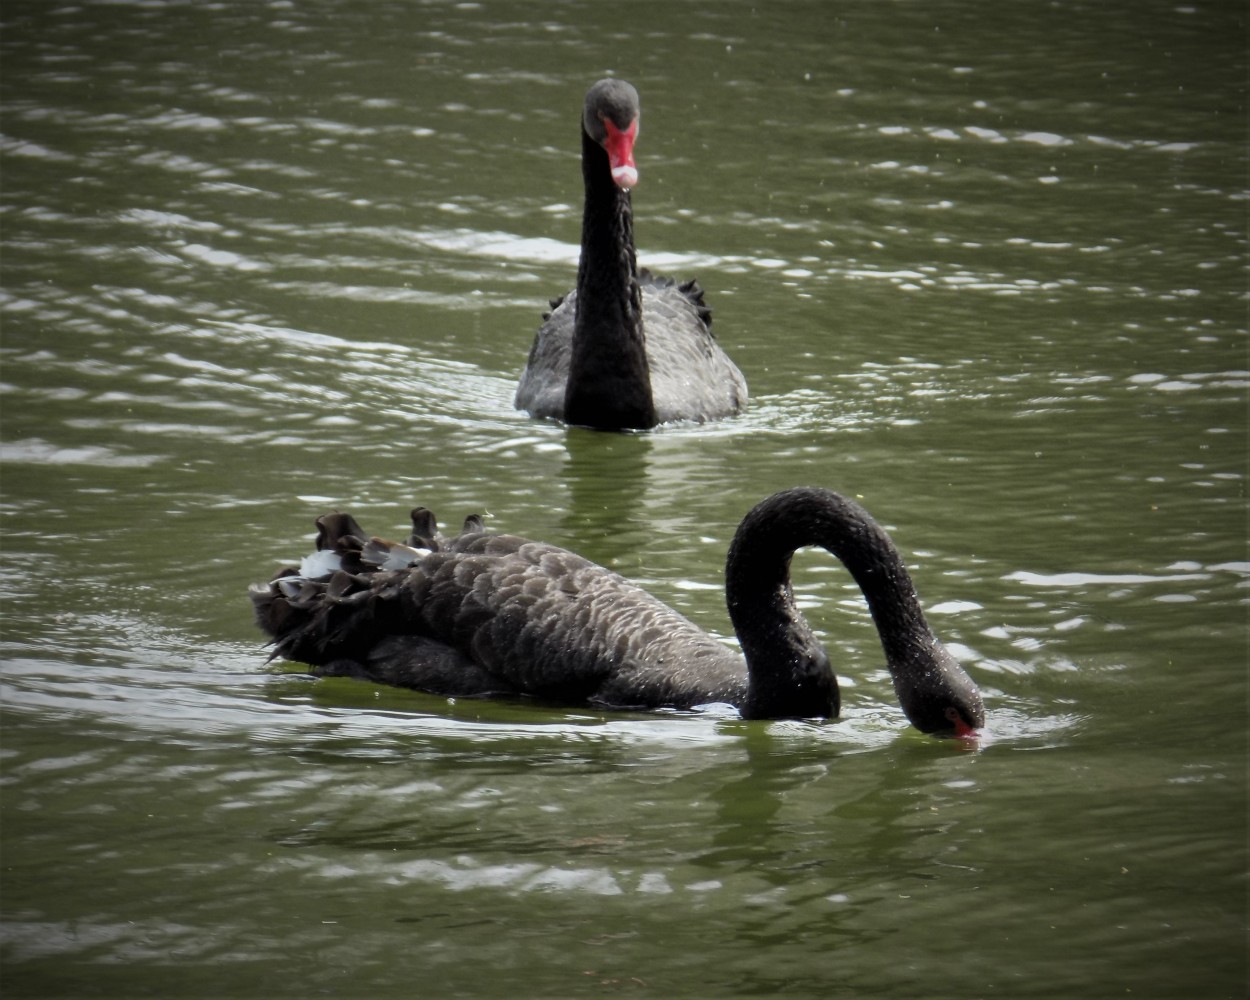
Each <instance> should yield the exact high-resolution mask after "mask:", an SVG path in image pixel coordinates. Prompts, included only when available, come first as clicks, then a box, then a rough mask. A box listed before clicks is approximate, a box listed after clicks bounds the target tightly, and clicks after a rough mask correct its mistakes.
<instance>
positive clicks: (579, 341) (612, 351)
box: [515, 79, 747, 430]
mask: <svg viewBox="0 0 1250 1000" xmlns="http://www.w3.org/2000/svg"><path fill="white" fill-rule="evenodd" d="M638 120H639V106H638V93H637V91H635V90H634V88H633V87H632V86H630V85H629V84H628V83H626V82H625V81H624V80H616V79H607V80H600V81H599V82H598V83H596V84H595V85H594V86H593V87H591V88H590V90H589V91H588V92H587V94H586V101H585V105H584V108H583V113H582V176H583V180H584V183H585V190H586V200H585V208H584V210H583V214H582V248H581V259H580V262H579V263H578V267H577V286H576V288H575V290H574V291H572V292H570V293H569V294H568V295H566V296H564V297H563V298H562V299H557V300H555V301H553V302H552V310H551V312H550V313H549V314H548V315H547V316H546V317H545V318H544V322H543V324H542V326H541V327H540V328H539V330H538V334H537V336H536V337H535V338H534V344H533V346H532V347H531V349H530V354H529V361H528V363H527V364H526V367H525V371H524V372H523V373H522V375H521V381H520V384H519V385H518V387H517V391H516V400H515V405H516V408H517V409H518V410H525V411H527V412H528V413H529V414H530V415H531V416H535V417H551V418H554V419H557V420H562V421H564V422H565V423H568V424H576V425H579V426H585V427H593V428H597V429H600V430H629V429H646V428H650V427H655V426H656V425H657V424H663V423H668V422H670V421H674V420H691V421H699V422H703V421H707V420H717V419H719V418H721V417H728V416H732V415H733V414H735V413H738V412H739V411H740V410H741V409H742V408H743V407H744V406H745V405H746V401H747V385H746V380H745V379H744V378H743V377H742V373H741V372H740V371H739V370H738V368H737V367H736V366H735V365H734V363H733V362H732V361H730V360H729V358H728V356H727V355H726V354H725V352H724V351H723V350H721V347H720V345H719V344H717V342H716V339H715V338H714V337H713V336H712V329H711V324H712V319H711V311H710V310H709V309H708V308H707V306H706V305H704V302H703V291H702V289H700V288H699V287H698V286H697V285H696V284H695V283H694V282H693V281H689V282H686V283H684V284H677V283H675V282H674V281H672V280H671V279H667V278H660V277H656V276H654V275H652V274H651V273H650V272H648V271H646V270H643V271H641V272H640V271H639V270H638V264H637V259H636V255H635V251H634V223H633V209H632V207H631V204H630V189H631V188H632V187H633V186H634V185H635V184H636V183H637V182H638V170H637V167H636V166H635V164H634V156H633V148H634V139H635V137H636V136H637V134H638Z"/></svg>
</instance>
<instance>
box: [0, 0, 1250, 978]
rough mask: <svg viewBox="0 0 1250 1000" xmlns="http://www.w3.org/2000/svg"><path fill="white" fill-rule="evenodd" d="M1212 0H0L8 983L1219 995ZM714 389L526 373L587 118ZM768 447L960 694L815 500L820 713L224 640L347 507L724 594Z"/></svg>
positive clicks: (1231, 313) (706, 594) (1228, 154)
mask: <svg viewBox="0 0 1250 1000" xmlns="http://www.w3.org/2000/svg"><path fill="white" fill-rule="evenodd" d="M1245 43H1246V28H1245V14H1244V11H1243V10H1242V9H1241V8H1239V7H1237V6H1236V5H1218V4H1194V5H1179V4H1155V3H1148V4H1145V5H1142V4H1133V5H1129V4H1120V3H1113V4H1103V5H1097V6H1082V5H1078V4H1075V3H1067V2H1061V3H1037V2H1025V3H1020V4H1013V5H989V4H978V3H974V2H971V0H958V2H956V0H951V2H939V3H933V4H919V3H906V2H904V3H860V4H849V5H832V4H827V3H819V4H817V3H811V4H800V3H791V4H773V5H762V4H761V5H755V6H752V5H749V4H745V3H738V2H732V0H726V2H721V3H717V4H707V5H697V4H683V3H671V4H648V3H635V4H632V5H614V4H602V3H555V4H549V5H543V6H542V7H539V6H538V5H532V4H522V3H515V2H514V3H503V2H501V3H491V2H484V3H480V4H452V3H378V4H350V5H349V4H343V3H335V2H330V0H326V2H321V3H281V2H277V3H272V4H265V5H261V4H243V3H237V4H236V3H219V4H200V3H190V2H188V3H173V2H170V3H151V4H149V3H135V4H127V3H93V2H89V3H79V4H74V5H60V4H56V3H43V2H40V3H35V2H26V0H10V2H9V3H7V4H6V6H5V7H4V9H3V10H2V11H0V126H2V128H0V133H2V135H3V138H2V140H0V203H2V211H0V271H2V277H3V282H2V289H0V295H2V298H0V350H2V354H0V383H2V388H3V395H0V421H2V426H0V439H2V440H0V458H3V466H2V468H0V491H2V494H3V498H2V499H3V506H2V507H0V510H2V511H3V514H4V521H3V536H2V555H3V565H4V572H3V575H0V593H2V594H3V598H4V605H3V621H4V627H3V637H2V638H3V647H2V653H0V656H2V657H3V663H2V665H0V685H2V686H0V762H2V769H0V992H2V993H3V995H4V996H5V997H66V998H71V997H73V998H78V997H93V996H96V997H106V996H107V997H142V996H152V997H196V996H201V997H206V998H208V997H213V998H217V997H275V996H277V997H288V996H289V997H308V996H337V997H345V998H355V997H375V998H378V997H413V996H422V997H424V996H429V997H455V996H461V997H492V996H499V997H515V996H533V997H569V996H596V995H617V994H649V995H653V996H691V997H712V996H725V997H729V996H732V997H745V996H760V997H763V996H770V997H771V996H796V997H809V996H810V997H817V996H819V997H829V996H834V997H847V998H852V997H854V998H859V997H890V998H895V997H908V996H928V997H938V998H945V997H949V998H955V997H959V998H961V1000H964V998H975V997H1004V998H1020V997H1038V998H1053V997H1058V996H1067V997H1078V996H1079V997H1111V996H1117V997H1118V996H1134V997H1159V998H1171V997H1177V996H1193V997H1199V996H1200V997H1204V998H1206V997H1211V998H1218V997H1240V996H1242V995H1244V992H1245V990H1246V987H1247V968H1246V961H1247V959H1246V931H1247V911H1246V871H1247V846H1246V845H1247V825H1246V792H1247V769H1246V760H1247V756H1246V755H1247V742H1246V732H1247V671H1246V668H1247V624H1248V622H1247V580H1248V579H1250V558H1248V556H1247V552H1246V538H1247V508H1246V496H1245V493H1246V475H1247V468H1246V466H1247V434H1246V430H1247V387H1248V386H1250V361H1248V359H1247V353H1246V344H1247V321H1246V303H1247V285H1246V270H1245V267H1246V263H1247V253H1246V249H1247V213H1246V206H1247V204H1248V196H1250V195H1248V192H1247V187H1246V175H1247V159H1248V158H1247V145H1246V139H1247V135H1246V103H1245V89H1246V56H1245V53H1246V44H1245ZM609 72H611V73H616V74H619V75H621V76H624V77H625V78H627V79H629V80H631V81H632V82H633V83H634V84H635V85H636V86H637V87H638V89H639V91H640V93H641V95H642V101H643V128H642V133H641V137H640V140H639V145H638V148H637V156H638V166H639V169H640V172H641V182H640V184H639V187H638V188H637V190H636V192H635V195H634V206H635V215H636V234H637V238H638V243H639V252H640V258H641V261H642V263H644V264H649V265H651V266H653V267H656V268H657V269H660V270H663V271H666V272H669V273H672V274H674V275H676V276H679V277H687V276H696V277H698V279H699V280H700V282H701V283H702V284H703V286H704V287H705V288H706V289H707V292H708V298H709V301H710V303H711V305H712V306H713V309H714V313H715V329H716V330H717V331H718V335H719V337H720V339H721V342H722V344H723V345H724V346H725V348H726V350H727V351H728V353H729V354H730V356H731V357H732V358H733V359H734V360H735V362H736V363H737V364H738V365H739V367H741V369H742V370H743V372H744V373H745V375H746V377H747V379H748V382H749V384H750V387H751V392H752V402H751V406H750V408H749V410H748V412H747V413H745V414H744V415H743V416H742V417H740V418H737V419H734V420H730V421H726V422H724V423H721V424H717V425H712V426H707V427H671V428H664V429H661V430H659V431H657V432H655V433H652V434H647V435H605V434H595V433H591V432H584V431H577V430H565V429H564V428H561V427H559V426H556V425H554V424H545V423H536V422H533V421H530V420H528V419H526V418H525V417H524V416H523V415H522V414H518V413H516V412H515V411H513V410H512V407H511V398H512V392H513V389H514V387H515V382H516V378H517V376H518V374H519V372H520V369H521V367H522V365H523V363H524V359H525V355H526V352H527V350H528V347H529V343H530V340H531V339H532V336H533V331H534V329H535V327H536V325H537V323H538V320H539V317H540V314H541V312H542V310H543V308H544V306H545V303H546V301H547V299H549V298H550V297H552V296H554V295H557V294H560V293H562V292H564V291H566V290H567V289H568V288H569V287H571V285H572V282H573V277H574V272H575V267H576V258H577V240H578V237H579V228H580V176H579V170H578V164H577V155H578V148H579V147H578V136H577V122H578V113H579V108H580V102H581V95H582V93H583V91H584V89H585V87H586V86H587V85H588V84H589V83H590V82H592V81H593V80H595V79H597V78H599V77H600V76H603V75H605V74H606V73H609ZM797 484H815V485H822V486H828V487H831V488H834V489H837V490H839V491H841V492H844V493H847V494H849V495H852V496H855V497H857V498H859V499H860V500H861V502H862V503H863V504H864V505H865V506H867V507H868V509H869V510H871V511H872V512H873V513H874V514H875V515H876V516H877V517H878V518H879V519H880V520H881V521H882V522H883V523H884V524H885V525H886V526H887V527H888V529H889V530H890V531H891V533H892V534H893V536H894V538H895V540H896V542H897V543H898V545H899V547H900V549H901V550H902V551H903V552H904V553H905V554H906V556H907V560H908V563H909V566H910V567H911V568H912V570H913V573H914V576H915V579H916V583H917V586H918V588H919V591H920V595H921V598H922V602H923V603H924V605H925V607H926V608H927V609H929V611H930V614H931V619H932V623H933V625H934V627H935V628H936V629H937V631H938V632H939V634H941V635H942V637H943V638H944V639H945V640H946V641H947V643H948V645H949V646H950V647H951V649H952V650H953V651H954V652H955V653H956V654H957V655H958V656H959V658H960V659H961V661H962V662H963V663H964V665H965V666H966V668H967V669H968V671H969V673H970V674H971V675H972V676H973V677H974V678H975V680H976V681H977V683H978V684H979V685H980V686H981V688H982V691H983V693H984V694H985V698H986V704H987V709H988V712H989V723H988V725H987V728H986V731H985V733H984V735H983V738H982V739H981V740H980V742H979V744H978V745H976V746H975V747H968V746H962V745H957V744H955V743H953V742H951V741H940V740H934V739H929V738H926V737H923V736H921V735H920V734H919V733H917V732H916V731H915V730H912V729H910V728H909V727H908V726H907V725H906V723H905V720H904V719H903V717H902V714H901V712H900V710H899V708H898V706H897V704H896V703H895V701H894V697H893V692H892V690H891V686H890V682H889V678H888V675H887V673H886V671H885V669H884V666H883V664H882V662H881V655H880V647H879V645H878V644H877V640H876V637H875V634H874V633H873V630H872V626H871V621H870V618H869V615H868V613H867V609H866V608H865V607H864V606H863V604H862V603H861V601H860V600H859V596H858V592H857V591H856V590H855V588H854V585H853V584H852V582H851V581H850V579H849V577H847V576H846V574H845V573H844V571H842V570H841V569H840V568H839V567H837V566H836V565H835V564H833V563H832V562H831V561H830V560H829V558H828V557H827V556H826V555H824V554H823V553H801V554H800V555H799V557H798V558H796V561H795V589H796V592H797V593H798V594H799V596H800V600H801V603H802V606H803V608H804V610H805V613H806V614H807V615H808V616H809V618H810V620H811V621H812V623H813V625H814V627H815V628H816V629H817V630H818V631H819V632H820V634H821V635H822V637H823V638H824V640H825V642H826V644H827V646H828V648H829V651H830V655H831V658H832V660H833V662H834V663H835V666H836V667H837V668H838V670H839V673H840V675H841V677H842V681H843V687H844V694H843V702H844V709H843V717H842V718H841V719H840V720H838V721H836V722H831V723H827V724H813V723H771V724H768V723H744V722H742V721H740V720H738V719H737V718H736V716H735V714H734V713H733V712H731V711H727V710H719V709H714V710H709V711H707V712H704V713H698V714H673V713H656V714H649V715H630V714H607V713H592V712H586V711H561V710H554V709H548V708H541V707H537V706H529V705H516V704H506V703H492V702H466V701H460V702H449V701H447V700H445V699H439V698H434V697H431V696H426V695H422V694H418V693H413V692H404V691H393V690H383V689H377V688H374V687H372V686H369V685H364V684H360V683H355V682H350V681H345V680H334V681H313V680H310V679H308V678H306V677H304V676H302V675H300V674H289V673H282V672H274V671H273V670H271V669H266V667H265V655H266V653H265V650H264V649H263V647H262V645H261V637H260V635H259V633H258V632H256V630H255V629H254V627H253V625H252V623H251V620H250V609H249V607H248V602H247V600H246V597H245V591H246V587H247V585H248V584H249V583H251V582H254V581H257V580H263V579H265V578H266V577H267V575H268V574H269V573H270V572H272V570H273V569H274V568H275V567H276V566H278V565H279V564H281V563H282V562H284V561H288V560H292V559H296V558H298V557H299V556H300V555H302V554H303V553H304V551H305V550H306V549H307V547H308V545H309V543H310V540H311V537H312V519H313V518H314V517H315V516H316V515H317V514H319V513H321V512H323V511H325V510H329V509H333V508H340V509H350V510H351V511H352V512H353V513H355V514H356V515H357V517H358V518H359V519H360V520H362V521H363V522H364V523H365V524H366V526H367V527H369V528H370V530H372V531H376V532H378V533H382V534H393V533H396V532H398V531H399V530H400V529H401V528H402V526H403V525H404V524H405V522H406V516H407V511H408V508H409V507H410V506H412V505H414V504H417V503H420V504H424V505H427V506H429V507H431V508H433V509H434V510H435V511H436V512H437V513H438V515H439V516H440V519H441V520H442V522H443V523H444V524H446V525H451V526H455V525H458V523H459V522H460V520H461V519H462V518H463V517H464V516H465V515H466V514H468V513H471V512H477V511H482V512H486V513H488V514H489V523H490V525H491V526H492V527H495V528H497V529H499V530H506V531H514V532H518V533H522V534H527V535H530V536H532V537H536V538H542V539H544V540H548V541H552V542H556V543H558V544H562V545H566V546H568V547H570V548H573V549H575V550H577V551H579V552H582V553H584V554H585V555H587V556H589V557H591V558H593V559H595V560H597V561H600V562H603V563H605V564H608V565H611V566H612V567H614V568H616V569H618V570H619V571H621V572H623V573H625V574H626V575H628V576H630V577H631V578H633V579H636V580H638V581H639V582H641V583H642V584H644V585H645V586H647V587H648V588H649V589H650V590H652V591H653V592H654V593H656V594H657V595H659V596H660V597H661V598H663V599H664V600H666V601H668V602H669V603H671V604H672V605H673V606H675V607H677V608H679V609H680V610H681V611H683V612H684V613H686V614H687V615H688V616H689V617H691V618H693V619H694V620H695V621H697V622H699V623H701V624H703V625H704V626H705V627H707V628H708V629H710V630H711V631H713V632H716V633H717V634H719V635H723V636H728V635H730V629H729V624H728V619H727V615H726V613H725V609H724V605H723V597H722V594H721V590H720V574H721V572H722V567H723V561H724V554H725V550H726V547H727V545H728V542H729V539H730V538H731V537H732V533H733V530H734V528H735V527H736V525H737V523H738V520H739V519H740V518H741V517H742V515H743V514H744V513H745V512H746V511H747V510H748V509H749V508H750V507H751V506H753V505H754V503H755V502H756V501H758V500H759V499H761V498H762V497H764V496H765V495H767V494H768V493H770V492H772V491H773V490H775V489H778V488H782V487H785V486H792V485H797Z"/></svg>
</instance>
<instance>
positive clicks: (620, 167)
mask: <svg viewBox="0 0 1250 1000" xmlns="http://www.w3.org/2000/svg"><path fill="white" fill-rule="evenodd" d="M603 127H604V129H605V130H606V131H607V136H608V137H607V140H606V141H605V142H604V144H603V146H604V149H606V150H607V151H608V163H609V164H610V165H611V167H612V180H613V181H614V182H615V183H616V186H617V187H618V188H620V189H621V190H623V191H628V190H629V189H630V188H632V187H633V186H634V185H635V184H637V183H638V168H637V167H636V166H634V140H635V139H636V138H637V137H638V119H637V118H635V119H634V120H633V121H632V122H630V123H629V128H627V129H625V130H624V131H621V130H620V129H619V128H617V127H616V125H615V123H614V122H613V121H612V119H611V118H604V119H603Z"/></svg>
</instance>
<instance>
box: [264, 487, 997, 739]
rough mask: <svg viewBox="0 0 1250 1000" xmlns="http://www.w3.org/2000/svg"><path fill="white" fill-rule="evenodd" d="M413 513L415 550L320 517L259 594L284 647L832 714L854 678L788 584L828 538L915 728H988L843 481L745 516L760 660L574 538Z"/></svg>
mask: <svg viewBox="0 0 1250 1000" xmlns="http://www.w3.org/2000/svg"><path fill="white" fill-rule="evenodd" d="M412 524H413V532H412V535H411V536H410V537H409V538H408V539H407V541H406V542H404V543H402V544H401V543H396V542H386V541H382V540H381V539H377V538H369V537H368V536H367V535H366V534H365V532H364V531H363V530H362V529H361V528H360V526H359V525H358V524H357V523H356V522H355V521H354V520H353V519H352V518H351V516H350V515H347V514H337V513H336V514H327V515H324V516H322V517H320V518H318V519H317V532H318V534H317V552H316V553H314V554H313V555H311V556H309V557H308V558H306V559H305V560H304V564H303V565H302V566H301V568H300V569H299V570H296V569H286V570H283V571H282V573H280V574H279V575H278V577H277V578H276V579H274V580H273V581H272V582H271V583H267V584H255V585H253V586H252V588H251V590H250V594H251V598H252V601H253V603H254V605H255V609H256V619H257V622H258V623H259V624H260V626H261V628H262V629H263V630H264V631H265V632H267V633H268V634H269V635H271V636H273V640H274V645H275V647H276V648H275V652H274V654H273V656H275V657H279V656H280V657H284V658H286V659H288V660H296V661H299V662H303V663H308V664H311V665H313V667H314V668H315V671H314V672H316V673H318V674H323V675H343V674H346V675H350V676H356V677H362V678H367V679H370V680H373V681H377V682H380V683H384V684H394V685H398V686H401V687H411V688H418V689H420V690H423V691H430V692H433V693H435V694H446V695H466V696H467V695H479V696H481V695H515V694H528V695H532V696H535V697H538V698H542V699H545V700H549V701H553V702H561V703H565V704H592V705H598V706H604V707H609V708H630V709H643V708H659V707H663V706H672V707H675V708H691V707H693V706H696V705H703V704H709V703H712V702H729V703H731V704H733V705H736V706H738V708H739V710H740V711H741V713H742V715H743V716H744V717H745V718H748V719H761V718H764V719H774V718H832V717H835V716H837V714H838V708H839V698H838V682H837V679H836V678H835V677H834V673H833V670H832V669H831V668H830V666H829V658H828V656H827V655H826V653H825V651H824V649H823V648H822V647H821V645H820V642H819V641H818V640H817V638H816V636H815V635H814V634H813V633H812V630H811V629H810V628H809V626H808V624H807V622H806V621H805V620H804V618H803V616H802V614H800V613H799V610H798V608H797V607H795V604H794V595H793V593H792V592H791V589H790V557H791V555H792V554H793V553H794V551H795V550H796V549H798V548H801V547H803V546H806V545H820V546H823V547H824V548H826V549H828V550H829V552H831V553H832V554H833V555H835V556H837V557H838V558H839V559H841V560H842V562H843V563H844V564H845V565H846V567H847V569H848V570H850V572H851V575H852V576H853V577H854V578H855V581H856V582H857V583H858V584H859V586H860V589H861V590H863V592H864V597H865V598H866V599H867V601H868V606H869V608H870V609H871V611H872V614H873V618H874V620H875V621H876V625H877V631H878V633H879V634H880V636H881V644H882V646H883V647H884V649H885V657H886V663H887V664H888V666H889V668H890V673H891V675H892V676H893V678H894V690H895V692H896V693H897V694H898V698H899V701H900V702H901V703H902V706H903V711H904V712H905V713H906V715H907V718H908V719H910V720H911V722H912V723H913V725H915V726H916V727H917V728H918V729H921V730H923V731H924V732H927V733H931V732H954V733H956V734H958V735H965V734H967V733H968V732H970V731H971V730H973V729H976V728H977V727H979V726H981V725H982V724H983V723H984V720H985V712H984V709H983V708H982V705H981V696H980V694H979V693H978V691H977V689H976V686H975V685H974V684H973V682H972V680H971V679H970V678H969V677H968V675H967V674H966V673H964V671H963V669H962V668H961V667H960V666H959V664H958V663H957V662H956V661H955V659H954V657H952V656H951V655H950V653H948V652H947V651H946V648H945V647H944V646H943V645H942V643H941V642H940V641H939V640H938V638H937V636H935V635H934V634H933V632H932V631H931V630H930V628H929V625H928V622H926V621H925V617H924V614H923V612H922V611H921V610H920V603H919V601H918V600H917V598H916V592H915V589H914V588H913V586H912V582H911V577H910V576H908V574H907V570H906V568H905V567H904V566H903V561H902V559H901V558H900V556H899V554H898V551H897V550H896V549H895V548H894V544H893V543H892V542H891V541H890V537H889V536H888V535H887V534H886V533H885V531H884V530H883V529H882V528H881V527H880V526H879V525H878V524H877V523H876V522H875V521H874V520H873V519H872V517H870V516H869V514H868V512H867V511H865V510H864V509H863V508H862V507H860V506H859V505H858V504H856V503H854V502H853V501H851V500H847V499H846V498H845V497H842V496H839V495H838V494H837V493H834V492H832V491H831V490H825V489H817V488H808V487H798V488H794V489H789V490H783V491H782V492H780V493H776V494H774V495H773V496H771V497H769V498H768V499H767V500H764V501H763V502H762V503H760V504H759V505H758V506H756V507H755V508H754V509H753V510H752V511H751V512H750V513H749V514H747V516H746V517H745V518H744V519H743V521H742V524H741V525H740V526H739V528H738V532H737V534H736V535H735V536H734V540H733V543H732V544H731V545H730V548H729V557H728V559H727V562H726V568H725V597H726V600H727V603H728V605H729V616H730V618H731V619H732V620H733V625H734V629H735V631H736V632H737V634H738V639H739V641H740V643H741V645H742V652H743V654H745V660H744V659H743V656H742V655H741V654H739V653H737V652H736V651H734V650H732V649H731V648H729V647H728V646H726V645H725V644H724V643H722V642H720V641H718V640H717V639H715V638H714V637H712V636H711V635H709V634H708V633H706V632H704V631H703V630H702V629H700V628H699V627H698V626H696V625H694V624H693V623H691V622H690V621H689V620H688V619H686V618H685V617H683V616H682V615H680V614H678V613H677V612H676V611H674V610H673V609H672V608H670V607H668V606H667V605H665V604H663V603H661V602H660V601H658V600H657V599H656V598H654V597H652V596H651V595H650V594H648V593H647V592H646V591H644V590H642V589H641V588H640V587H637V586H635V585H634V584H632V583H630V582H629V581H627V580H625V579H624V578H623V577H621V576H619V575H618V574H616V573H614V572H612V571H611V570H607V569H604V568H603V567H602V566H597V565H595V564H594V563H592V562H590V561H589V560H586V559H583V558H582V557H581V556H578V555H575V554H574V553H572V552H569V551H567V550H566V549H561V548H557V547H556V546H554V545H548V544H546V543H544V542H531V541H528V540H527V539H524V538H519V537H517V536H516V535H496V534H491V533H488V532H487V531H485V530H484V528H483V525H482V519H481V518H480V517H476V516H474V517H470V518H469V519H468V520H467V521H466V522H465V525H464V530H463V531H461V533H460V534H459V535H457V536H456V537H454V538H445V537H443V536H441V535H439V534H438V532H437V526H436V524H435V521H434V515H433V514H431V513H430V511H428V510H426V509H425V508H424V507H418V508H417V509H416V510H414V511H413V512H412Z"/></svg>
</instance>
